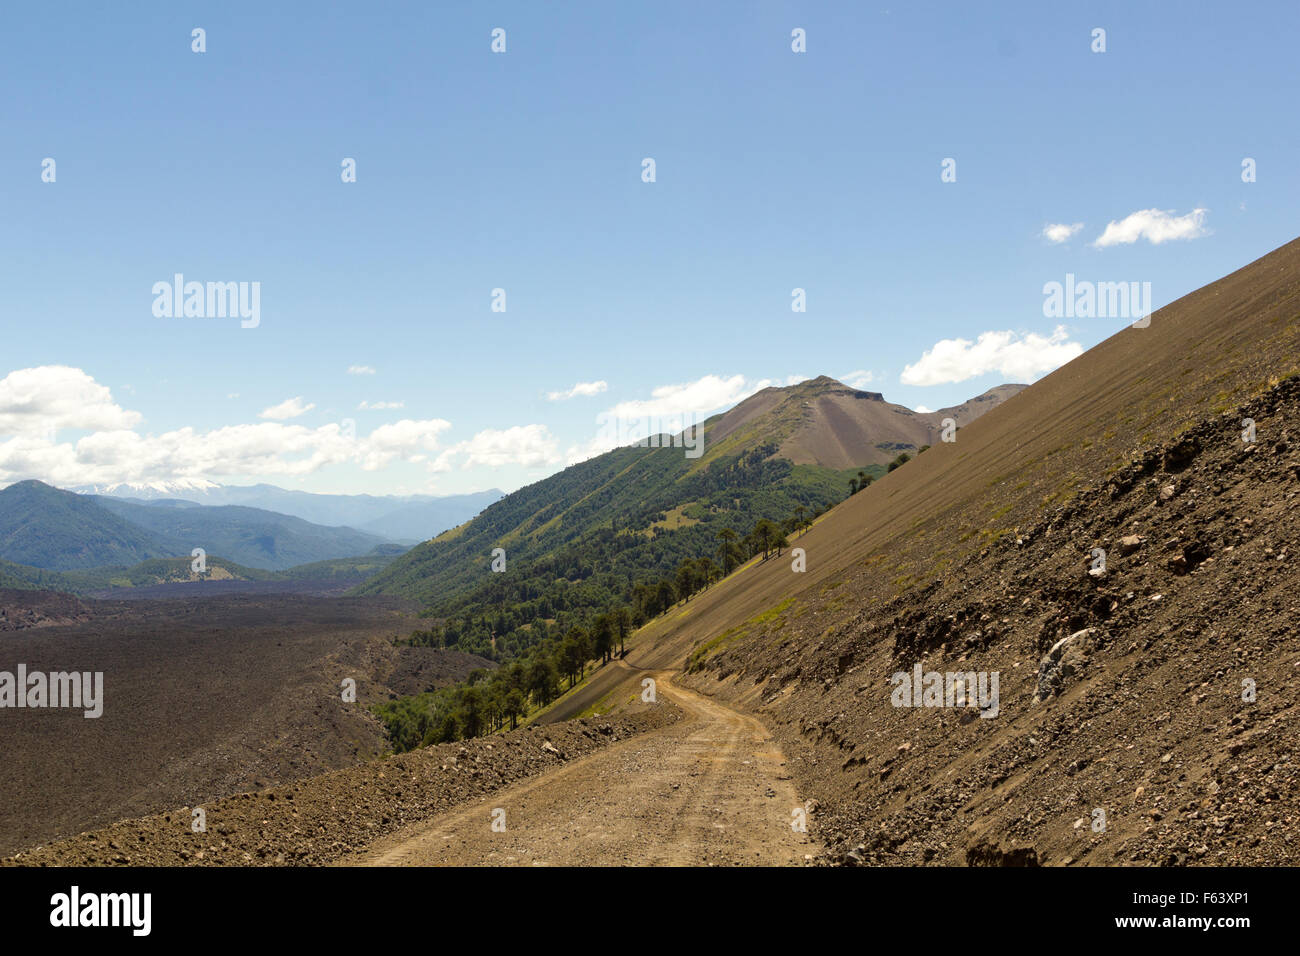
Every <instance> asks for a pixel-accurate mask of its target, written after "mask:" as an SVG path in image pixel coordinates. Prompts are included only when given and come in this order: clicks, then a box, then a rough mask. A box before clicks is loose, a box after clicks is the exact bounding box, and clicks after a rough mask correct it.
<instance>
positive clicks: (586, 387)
mask: <svg viewBox="0 0 1300 956" xmlns="http://www.w3.org/2000/svg"><path fill="white" fill-rule="evenodd" d="M608 388H609V383H608V382H606V381H604V380H601V381H599V382H579V383H578V384H577V385H574V386H573V388H570V389H566V390H565V391H563V392H547V393H546V400H547V401H548V402H564V401H568V400H569V399H571V398H577V397H578V396H580V395H581V396H583V397H587V396H589V395H599V394H600V393H601V392H603V391H605V390H606V389H608Z"/></svg>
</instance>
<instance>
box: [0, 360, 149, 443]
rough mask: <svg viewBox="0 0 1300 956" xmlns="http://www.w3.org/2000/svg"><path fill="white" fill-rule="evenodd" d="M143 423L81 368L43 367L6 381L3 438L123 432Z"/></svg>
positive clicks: (0, 416) (0, 399)
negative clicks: (65, 431)
mask: <svg viewBox="0 0 1300 956" xmlns="http://www.w3.org/2000/svg"><path fill="white" fill-rule="evenodd" d="M139 421H140V414H139V413H138V412H130V411H126V410H124V409H123V408H121V406H119V405H118V404H117V403H116V402H114V401H113V396H112V393H111V392H110V391H109V389H108V386H106V385H100V384H99V383H98V382H96V381H95V380H94V379H93V378H91V377H90V376H89V375H87V374H86V373H85V372H83V371H82V370H81V369H79V368H71V367H69V366H67V365H42V366H40V367H38V368H24V369H18V370H17V371H13V372H10V373H9V374H8V375H6V376H5V377H4V378H3V379H0V435H38V434H47V433H53V432H56V431H58V430H59V429H61V428H75V429H85V430H88V431H95V430H99V429H108V430H114V429H122V428H131V427H134V426H135V425H136V424H137V423H138V422H139Z"/></svg>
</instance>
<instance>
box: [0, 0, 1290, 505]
mask: <svg viewBox="0 0 1300 956" xmlns="http://www.w3.org/2000/svg"><path fill="white" fill-rule="evenodd" d="M266 6H267V5H265V4H258V3H222V4H195V5H186V4H161V3H158V4H143V3H142V4H131V5H129V6H124V7H123V8H120V9H119V8H113V7H110V6H108V5H104V4H99V3H95V4H91V3H81V4H60V3H47V4H40V5H24V6H21V7H13V8H10V9H7V10H6V11H5V13H4V27H3V30H0V83H2V84H3V88H4V93H5V95H4V96H3V97H0V127H2V128H3V129H4V132H5V135H4V149H3V150H0V176H2V181H3V184H4V185H3V188H0V222H2V223H3V226H0V278H2V279H3V282H4V288H5V296H4V305H3V323H4V332H5V335H4V349H3V353H0V355H2V360H0V484H2V483H7V482H10V481H14V480H19V479H20V478H27V477H36V478H42V479H44V480H47V481H51V482H53V483H55V484H60V485H63V486H72V485H76V484H83V483H99V484H107V483H111V482H114V481H149V480H162V479H171V478H180V477H189V478H206V479H210V480H215V481H220V482H223V483H228V484H243V483H250V482H253V481H259V480H266V481H271V482H274V483H276V484H280V485H284V486H286V487H293V488H302V489H305V490H313V491H329V492H363V491H364V492H371V493H410V492H435V493H453V492H461V491H470V490H476V489H479V488H486V487H492V486H496V487H501V488H503V489H506V490H510V489H512V488H515V487H519V486H520V485H522V484H525V483H527V482H529V481H532V480H536V479H537V478H540V477H542V476H544V475H546V474H548V473H551V472H553V471H555V470H557V469H558V468H560V467H563V465H564V464H566V463H567V462H569V461H571V460H574V459H575V458H577V457H581V456H582V455H583V454H587V453H590V451H592V450H594V449H595V448H596V447H597V445H596V444H593V442H596V441H597V440H598V435H597V423H596V417H597V415H599V414H601V413H609V412H611V411H615V410H616V411H617V412H618V413H620V414H630V413H637V412H641V413H653V412H668V411H677V412H681V411H684V410H687V409H689V410H690V411H693V412H697V413H699V414H701V415H702V414H707V413H709V412H712V411H716V410H718V409H719V408H721V407H726V406H727V405H729V404H732V403H734V402H735V401H736V400H737V399H739V398H740V397H742V396H743V395H745V394H747V393H749V392H751V391H752V390H753V389H754V388H755V387H757V386H759V385H761V384H763V383H773V384H784V383H786V382H787V381H789V380H791V379H793V378H802V377H812V376H815V375H819V374H828V375H832V376H835V377H839V378H842V379H844V380H848V379H849V378H852V379H854V382H855V384H858V385H859V386H860V387H864V388H868V389H870V390H873V391H880V392H883V393H884V395H885V397H886V398H887V399H889V400H891V401H896V402H900V403H902V404H905V405H909V406H911V407H918V406H924V407H927V408H931V409H934V408H939V407H942V406H944V405H949V404H956V403H958V402H960V401H962V400H964V399H966V398H968V397H970V396H971V395H974V394H977V393H979V392H981V391H983V390H984V389H987V388H989V387H991V386H993V385H997V384H1000V383H1002V382H1005V381H1029V380H1032V379H1035V378H1038V377H1041V375H1043V374H1045V373H1046V372H1047V371H1050V369H1051V368H1053V367H1055V366H1056V365H1057V364H1059V363H1060V362H1061V361H1064V360H1065V359H1067V358H1068V357H1069V356H1070V355H1072V354H1076V353H1077V352H1078V351H1079V350H1080V349H1086V348H1088V347H1090V346H1092V345H1094V344H1096V343H1097V342H1098V341H1100V340H1101V339H1103V338H1105V337H1107V336H1109V335H1111V334H1113V333H1114V332H1116V331H1117V330H1119V329H1120V328H1122V327H1123V326H1124V325H1126V324H1128V322H1127V320H1126V319H1125V318H1124V317H1087V318H1081V317H1072V318H1065V319H1054V318H1048V317H1046V316H1045V315H1044V309H1043V303H1044V293H1043V287H1044V284H1045V283H1048V282H1051V281H1064V279H1065V276H1066V274H1067V273H1073V274H1075V275H1076V276H1077V277H1078V279H1080V280H1090V281H1094V282H1102V281H1105V282H1115V281H1123V282H1130V281H1138V282H1149V283H1150V284H1151V285H1150V288H1151V297H1152V300H1153V303H1152V304H1153V305H1154V306H1156V307H1159V306H1160V305H1163V304H1165V303H1167V302H1169V301H1172V300H1173V299H1175V298H1177V297H1179V296H1181V295H1183V294H1185V293H1187V292H1189V291H1191V290H1193V289H1195V288H1197V287H1199V286H1201V285H1204V284H1205V283H1206V282H1209V281H1211V280H1213V279H1215V278H1218V277H1219V276H1221V275H1223V274H1226V273H1227V272H1230V271H1232V270H1234V269H1236V268H1239V267H1240V266H1242V265H1245V264H1246V263H1247V262H1249V261H1251V260H1253V259H1255V258H1257V257H1259V256H1260V255H1263V254H1264V253H1266V252H1268V251H1269V250H1271V249H1273V248H1275V247H1277V246H1279V245H1281V244H1283V243H1285V242H1287V241H1289V240H1291V239H1292V238H1295V234H1296V225H1295V224H1296V222H1297V216H1296V214H1295V213H1296V208H1297V200H1300V127H1298V126H1297V124H1296V122H1295V94H1296V81H1295V77H1294V60H1295V54H1294V49H1293V47H1294V38H1295V36H1296V33H1297V30H1296V28H1297V26H1300V12H1298V8H1297V7H1296V5H1295V4H1294V3H1280V2H1279V3H1235V4H1232V5H1228V4H1192V3H1178V4H1174V3H1084V4H1043V3H1025V4H1011V3H1006V4H998V5H997V8H996V10H993V9H986V8H984V7H982V6H977V5H972V4H957V3H951V4H947V3H907V4H904V3H888V4H884V5H875V6H867V5H864V4H857V3H825V2H818V3H709V4H699V3H668V2H661V3H655V4H622V3H617V4H616V3H566V4H539V3H536V2H528V3H518V4H506V3H499V4H486V3H485V4H469V3H464V4H447V3H437V4H428V3H421V4H409V5H403V4H384V5H364V4H346V5H337V6H331V7H325V6H323V5H315V4H313V5H307V4H301V5H292V6H293V7H295V9H281V10H268V9H265V7H266ZM285 7H290V5H285ZM196 27H199V28H202V29H203V30H205V31H206V52H203V53H195V52H193V51H192V49H191V44H192V38H191V31H192V30H193V29H194V28H196ZM494 28H502V29H504V30H505V31H506V52H505V53H493V52H492V50H491V48H490V46H491V42H492V38H491V32H492V30H493V29H494ZM796 28H800V29H803V30H804V31H806V52H804V53H796V52H793V51H792V49H791V42H792V41H791V31H792V30H794V29H796ZM1094 28H1102V29H1104V30H1105V31H1106V50H1105V52H1104V53H1097V52H1093V50H1092V49H1091V47H1092V45H1093V43H1094V40H1093V37H1092V32H1093V30H1094ZM47 157H48V158H52V159H54V160H55V164H56V165H55V181H54V182H52V183H51V182H43V181H42V162H43V160H44V159H45V158H47ZM646 157H650V158H653V159H654V160H655V164H656V169H655V173H656V180H655V181H654V182H653V183H647V182H643V180H642V160H643V159H644V158H646ZM1247 157H1250V158H1252V159H1254V160H1255V162H1256V170H1257V172H1256V176H1257V179H1256V181H1255V182H1250V183H1246V182H1243V181H1242V161H1243V159H1245V158H1247ZM344 158H353V159H355V161H356V172H357V181H356V182H355V183H344V182H342V181H341V176H340V172H341V163H342V161H343V160H344ZM945 158H952V159H954V160H955V161H956V181H955V182H942V181H941V175H940V174H941V163H942V161H943V160H944V159H945ZM1111 223H1116V224H1117V225H1116V226H1114V227H1112V228H1110V229H1109V230H1108V225H1109V224H1111ZM1075 224H1082V225H1081V227H1080V228H1079V229H1078V230H1077V231H1072V230H1073V229H1074V226H1075ZM1049 225H1055V226H1057V227H1068V228H1064V229H1058V230H1057V231H1056V232H1055V233H1054V235H1056V236H1057V238H1060V237H1061V236H1063V235H1065V234H1067V233H1069V236H1068V238H1065V239H1064V240H1063V241H1056V242H1054V241H1052V240H1051V239H1049V238H1047V237H1046V236H1045V235H1044V229H1045V227H1047V226H1049ZM1103 235H1106V236H1107V239H1105V240H1104V241H1103V242H1102V243H1100V244H1098V242H1097V240H1098V239H1099V238H1101V237H1102V236H1103ZM176 273H182V274H183V275H184V276H185V278H186V280H187V281H199V282H208V281H221V282H226V281H234V282H258V283H260V294H261V300H260V323H259V324H258V325H257V327H256V328H241V324H240V322H239V320H238V319H231V318H185V317H177V318H160V317H157V316H155V315H154V313H153V309H152V307H153V304H154V299H155V296H154V294H153V292H152V288H153V286H154V283H156V282H159V281H165V282H170V281H171V280H172V277H173V275H174V274H176ZM498 288H500V289H504V290H505V293H506V311H505V312H504V313H502V312H493V311H492V310H491V301H492V299H491V297H492V290H493V289H498ZM795 288H802V289H804V290H806V299H807V311H806V312H803V313H796V312H792V310H791V301H792V300H791V293H792V290H793V289H795ZM988 333H994V334H993V335H992V336H989V335H988ZM981 336H985V338H983V339H981ZM944 343H946V344H944ZM963 343H965V344H963ZM350 369H351V370H353V371H351V372H350V371H349V370H350ZM909 369H910V371H908V370H909ZM967 376H969V377H967ZM598 382H599V383H605V387H604V388H603V389H599V386H595V385H592V384H591V383H598ZM921 382H926V383H928V384H920V383H921ZM579 383H586V384H587V385H588V386H589V387H588V388H586V389H584V391H586V392H589V393H592V394H586V395H578V396H575V397H572V398H567V399H560V400H551V399H550V398H548V396H549V395H551V393H564V392H566V391H567V390H570V389H571V388H572V387H573V386H575V385H577V384H579ZM679 386H685V388H678V387H679ZM294 400H297V401H294ZM363 403H365V405H366V407H362V405H363ZM399 403H400V407H398V406H399ZM385 404H386V405H389V406H393V407H378V408H376V407H373V406H376V405H380V406H382V405H385ZM268 413H269V414H268Z"/></svg>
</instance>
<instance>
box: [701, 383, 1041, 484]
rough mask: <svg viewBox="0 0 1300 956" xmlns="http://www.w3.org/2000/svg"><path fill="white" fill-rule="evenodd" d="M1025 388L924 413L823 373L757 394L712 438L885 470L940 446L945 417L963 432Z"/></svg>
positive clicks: (811, 460)
mask: <svg viewBox="0 0 1300 956" xmlns="http://www.w3.org/2000/svg"><path fill="white" fill-rule="evenodd" d="M1023 388H1025V386H1024V385H999V386H997V387H996V388H991V389H989V390H988V391H986V392H984V393H983V394H981V395H977V396H975V397H974V398H972V399H969V400H968V401H965V402H963V403H962V404H960V405H954V406H952V407H950V408H941V409H939V410H938V411H936V412H917V411H913V410H912V409H910V408H907V407H906V406H903V405H895V404H894V403H892V402H887V401H885V398H884V396H883V395H882V394H881V393H880V392H866V391H861V390H859V389H856V388H851V387H849V386H848V385H845V384H844V383H842V382H838V381H836V380H835V379H833V378H830V377H829V376H826V375H821V376H818V377H817V378H813V379H809V380H808V381H806V382H800V383H799V384H797V385H791V386H788V387H785V388H778V387H773V388H765V389H763V390H762V391H760V392H755V393H754V394H753V395H751V396H750V397H749V398H747V399H745V400H744V401H743V402H741V403H740V404H739V405H737V406H736V407H735V408H733V409H731V410H730V411H728V412H726V413H725V414H723V415H722V416H721V418H719V419H717V420H716V421H715V423H714V425H713V429H712V431H711V432H710V433H709V436H708V437H709V441H710V442H711V443H712V444H713V445H715V446H718V445H722V444H723V443H726V444H727V445H729V444H731V442H728V439H731V440H732V441H735V440H741V441H744V442H745V443H746V444H755V443H757V442H758V441H759V440H761V439H765V440H769V441H776V442H777V443H778V444H779V450H778V451H777V455H778V456H779V457H781V458H787V459H789V460H790V461H792V462H794V463H795V464H796V465H822V466H824V467H827V468H856V467H862V466H864V465H883V464H887V463H888V462H889V461H891V460H892V459H893V458H895V457H896V456H897V455H898V453H899V452H901V451H915V450H916V449H917V448H920V447H921V446H922V445H932V444H934V443H935V442H936V441H938V439H939V432H940V429H941V428H942V422H943V420H944V419H945V418H952V419H954V420H955V421H956V422H957V427H958V428H962V427H964V426H966V425H969V424H970V423H971V422H973V421H975V420H976V419H977V418H979V417H980V416H981V415H983V414H985V413H986V412H989V411H991V410H992V409H994V408H996V407H997V406H998V405H1000V404H1002V403H1003V402H1004V401H1006V400H1007V399H1008V398H1010V397H1011V396H1013V395H1015V394H1016V393H1017V392H1019V391H1020V390H1021V389H1023Z"/></svg>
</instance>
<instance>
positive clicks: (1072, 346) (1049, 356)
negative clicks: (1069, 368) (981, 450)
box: [899, 325, 1083, 385]
mask: <svg viewBox="0 0 1300 956" xmlns="http://www.w3.org/2000/svg"><path fill="white" fill-rule="evenodd" d="M1068 338H1069V334H1068V333H1067V332H1066V330H1065V326H1063V325H1058V326H1057V327H1056V328H1055V329H1054V330H1053V332H1052V334H1051V335H1050V336H1042V335H1038V334H1037V333H1034V332H1030V333H1027V334H1025V335H1023V336H1021V337H1019V338H1017V336H1016V333H1014V332H983V333H981V334H980V337H979V339H978V340H977V341H975V342H973V343H972V342H970V341H969V340H967V339H943V340H942V341H940V342H936V343H935V344H934V347H933V348H931V349H929V350H928V351H927V352H926V353H925V354H924V355H922V356H921V358H920V359H919V360H918V361H917V362H916V363H915V364H913V365H908V366H907V367H906V368H904V369H903V374H902V375H900V376H899V381H901V382H902V383H903V384H904V385H943V384H947V383H950V382H964V381H965V380H966V379H968V378H975V377H976V376H978V375H987V374H989V373H990V372H999V373H1001V374H1002V375H1003V376H1004V377H1006V378H1007V379H1011V380H1015V381H1022V382H1023V381H1032V380H1033V379H1035V378H1037V377H1038V376H1040V375H1042V374H1043V373H1045V372H1050V371H1051V370H1052V369H1054V368H1057V367H1059V366H1061V365H1064V364H1065V363H1066V362H1068V361H1070V360H1071V359H1073V358H1076V357H1078V356H1079V355H1082V354H1083V346H1082V345H1080V344H1079V343H1078V342H1070V341H1068Z"/></svg>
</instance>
